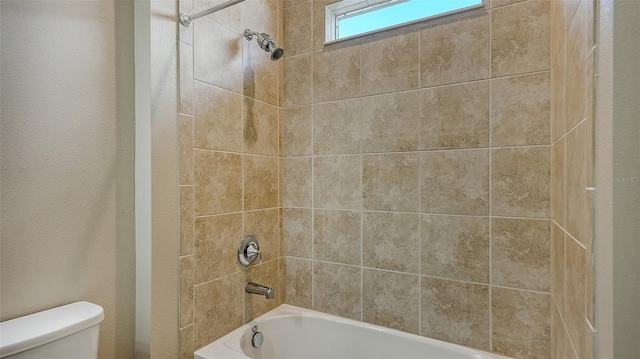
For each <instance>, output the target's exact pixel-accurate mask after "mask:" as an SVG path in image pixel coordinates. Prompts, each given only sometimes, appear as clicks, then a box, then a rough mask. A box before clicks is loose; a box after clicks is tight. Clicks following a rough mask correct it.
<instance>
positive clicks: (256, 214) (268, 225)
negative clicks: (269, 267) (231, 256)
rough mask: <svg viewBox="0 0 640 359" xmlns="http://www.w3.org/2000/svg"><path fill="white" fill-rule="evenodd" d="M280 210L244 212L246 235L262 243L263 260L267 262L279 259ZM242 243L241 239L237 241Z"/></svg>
mask: <svg viewBox="0 0 640 359" xmlns="http://www.w3.org/2000/svg"><path fill="white" fill-rule="evenodd" d="M278 212H279V209H278V208H272V209H265V210H259V211H251V212H244V231H243V232H244V234H243V236H246V235H249V234H251V235H254V236H256V238H258V240H259V241H260V250H261V251H262V260H263V261H265V262H267V261H270V260H272V259H276V258H278V257H279V255H278V253H279V248H278V247H279V245H280V238H279V236H280V232H279V231H280V228H279V222H278V220H279V218H278V215H279V213H278ZM237 240H238V241H240V239H237Z"/></svg>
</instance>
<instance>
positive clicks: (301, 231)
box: [284, 208, 312, 258]
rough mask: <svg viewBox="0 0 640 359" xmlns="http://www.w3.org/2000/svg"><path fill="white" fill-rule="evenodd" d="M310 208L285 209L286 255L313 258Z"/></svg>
mask: <svg viewBox="0 0 640 359" xmlns="http://www.w3.org/2000/svg"><path fill="white" fill-rule="evenodd" d="M311 221H312V212H311V210H310V209H298V208H285V210H284V255H285V256H292V257H298V258H311V240H312V238H311V223H312V222H311Z"/></svg>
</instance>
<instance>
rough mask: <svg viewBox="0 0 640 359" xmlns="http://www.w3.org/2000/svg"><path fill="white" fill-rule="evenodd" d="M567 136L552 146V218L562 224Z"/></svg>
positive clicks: (563, 218) (563, 217)
mask: <svg viewBox="0 0 640 359" xmlns="http://www.w3.org/2000/svg"><path fill="white" fill-rule="evenodd" d="M564 206H565V138H561V139H559V140H558V141H557V142H556V143H554V144H553V146H551V219H553V220H554V221H556V223H558V224H559V225H561V226H564V220H565V209H564Z"/></svg>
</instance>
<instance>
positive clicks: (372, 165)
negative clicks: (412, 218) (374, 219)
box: [362, 153, 419, 212]
mask: <svg viewBox="0 0 640 359" xmlns="http://www.w3.org/2000/svg"><path fill="white" fill-rule="evenodd" d="M418 165H419V163H418V154H417V153H407V154H404V153H398V154H385V155H366V156H363V159H362V207H363V209H371V210H381V211H401V212H417V211H418V171H419V168H418V167H419V166H418Z"/></svg>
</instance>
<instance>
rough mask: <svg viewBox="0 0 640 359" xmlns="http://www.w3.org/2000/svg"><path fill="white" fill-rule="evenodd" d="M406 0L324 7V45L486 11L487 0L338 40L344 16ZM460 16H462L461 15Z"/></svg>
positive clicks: (349, 0)
mask: <svg viewBox="0 0 640 359" xmlns="http://www.w3.org/2000/svg"><path fill="white" fill-rule="evenodd" d="M405 1H408V0H342V1H339V2H337V3H333V4H330V5H327V6H325V8H324V9H325V10H324V11H325V15H324V19H325V30H324V34H325V37H324V44H325V45H329V44H333V43H336V42H341V41H346V40H350V39H354V38H358V37H363V36H368V35H372V34H377V33H379V32H383V31H389V30H393V29H397V28H400V27H404V26H410V25H414V24H417V23H421V22H428V21H430V20H435V19H440V18H444V17H455V16H456V15H457V16H458V17H460V16H463V15H464V14H467V13H469V12H472V11H477V10H479V9H483V10H484V9H488V8H489V4H488V1H489V0H482V3H481V4H478V5H472V6H468V7H465V8H462V9H457V10H452V11H449V12H445V13H442V14H436V15H433V16H428V17H424V18H422V19H417V20H414V21H409V22H405V23H402V24H398V25H393V26H388V27H384V28H380V29H376V30H372V31H368V32H364V33H362V34H357V35H353V36H348V37H343V38H341V39H339V38H338V19H339V18H340V17H342V16H345V14H350V13H351V14H354V13H358V14H362V13H365V12H369V11H374V10H377V9H380V8H383V7H387V6H393V5H394V4H398V3H402V2H405ZM461 14H462V15H461Z"/></svg>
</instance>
